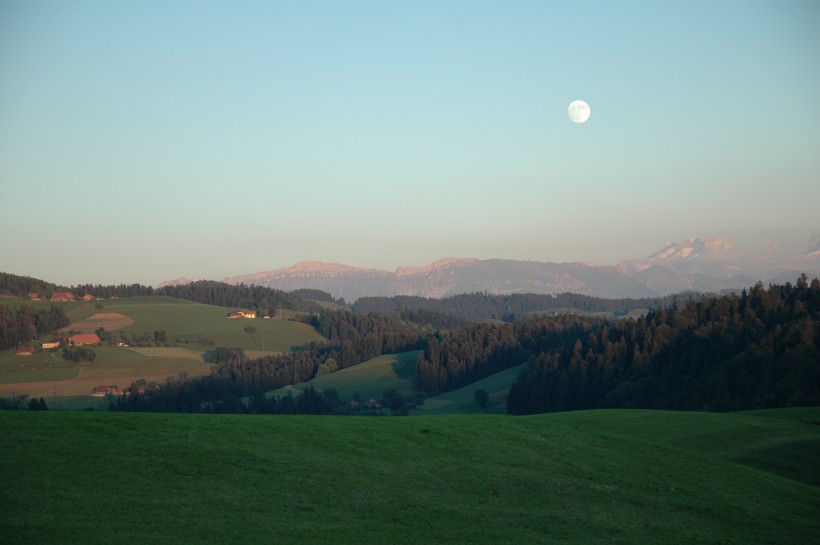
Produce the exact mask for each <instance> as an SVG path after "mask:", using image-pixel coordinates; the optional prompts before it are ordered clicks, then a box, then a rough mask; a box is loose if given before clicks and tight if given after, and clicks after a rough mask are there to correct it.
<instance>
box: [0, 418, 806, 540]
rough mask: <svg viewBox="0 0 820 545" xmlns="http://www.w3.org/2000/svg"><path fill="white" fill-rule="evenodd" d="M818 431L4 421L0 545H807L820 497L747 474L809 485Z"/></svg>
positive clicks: (568, 424)
mask: <svg viewBox="0 0 820 545" xmlns="http://www.w3.org/2000/svg"><path fill="white" fill-rule="evenodd" d="M817 421H820V410H819V409H812V410H810V411H806V412H803V413H793V414H784V415H782V416H776V415H772V414H768V415H764V414H742V413H741V414H704V413H667V412H651V411H587V412H577V413H560V414H552V415H538V416H531V417H510V416H504V415H449V416H435V417H429V416H424V417H408V418H390V417H388V418H365V417H359V418H350V417H265V416H260V417H254V416H247V415H246V416H241V415H226V416H219V415H170V414H121V413H87V412H45V413H36V412H27V411H23V412H17V413H12V412H4V413H0V429H2V431H3V438H4V440H3V441H2V442H0V459H2V460H3V463H4V467H5V469H6V470H5V471H3V472H2V473H0V502H2V505H3V506H4V507H3V509H2V510H1V511H0V535H2V536H3V542H4V543H8V544H17V543H21V544H22V543H65V544H72V543H82V544H95V543H113V542H131V541H134V542H139V543H142V542H147V543H158V542H167V541H169V540H172V541H174V542H177V543H220V544H222V543H240V542H245V543H268V542H274V543H285V544H287V543H294V544H296V543H298V544H303V543H324V544H332V543H341V544H349V543H402V544H415V543H423V544H425V545H427V544H430V543H464V544H477V543H478V544H480V543H493V544H495V543H515V544H530V543H533V544H534V543H564V544H574V543H578V544H584V545H588V544H603V543H606V544H651V545H657V544H659V543H663V544H685V545H690V544H693V543H698V544H713V543H714V544H718V543H720V544H732V543H737V544H743V545H755V544H777V545H784V544H792V543H793V544H801V545H802V544H807V543H818V542H820V518H818V517H817V513H820V488H818V487H817V486H813V485H811V484H808V483H807V482H806V481H807V480H808V479H800V480H796V479H794V478H791V477H790V476H789V475H783V474H781V473H780V472H779V471H772V470H771V469H766V468H761V467H760V464H759V463H748V462H747V461H746V459H747V458H749V457H752V458H755V457H757V458H758V462H760V459H761V458H762V459H764V460H769V461H775V460H773V459H778V460H779V459H781V458H784V457H792V456H798V455H801V456H803V458H804V460H807V461H808V463H807V464H805V465H803V470H804V471H805V472H809V473H812V474H813V475H814V476H815V477H816V475H817V473H818V455H817V453H818V451H817V449H816V448H815V449H813V450H811V451H806V449H808V448H809V446H810V445H812V444H814V445H816V442H817V441H820V427H818V426H817V425H816V424H815V423H812V422H817ZM772 445H776V446H778V449H777V450H776V451H772V450H771V447H772ZM798 457H799V456H798ZM782 461H784V462H787V461H788V460H782ZM801 464H804V462H801Z"/></svg>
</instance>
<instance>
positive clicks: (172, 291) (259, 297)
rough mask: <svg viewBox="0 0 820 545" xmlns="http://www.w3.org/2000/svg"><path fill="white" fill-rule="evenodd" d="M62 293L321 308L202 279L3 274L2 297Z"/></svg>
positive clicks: (260, 308) (261, 308)
mask: <svg viewBox="0 0 820 545" xmlns="http://www.w3.org/2000/svg"><path fill="white" fill-rule="evenodd" d="M58 291H65V292H68V293H71V294H73V295H74V296H75V297H77V298H82V297H83V296H84V295H85V294H87V293H90V294H92V295H94V296H95V297H101V298H103V299H111V298H113V297H149V296H155V295H156V296H161V295H164V296H167V297H174V298H177V299H185V300H187V301H194V302H197V303H203V304H205V305H216V306H221V307H237V308H247V309H255V310H257V312H259V314H260V315H262V314H264V313H265V312H268V313H269V314H270V315H273V312H274V310H275V309H276V308H280V307H281V308H285V309H288V310H299V311H313V310H318V309H319V307H318V305H317V304H316V303H312V302H309V301H306V300H305V299H303V298H302V297H299V296H298V295H295V294H293V293H287V292H284V291H281V290H275V289H271V288H266V287H263V286H247V285H245V284H238V285H234V284H227V283H225V282H215V281H212V280H200V281H196V282H191V283H188V284H181V285H177V286H163V287H161V288H153V287H151V286H143V285H141V284H119V285H102V284H79V285H77V286H71V287H66V286H57V285H55V284H51V283H48V282H44V281H42V280H37V279H34V278H29V277H27V276H17V275H13V274H9V273H3V272H0V294H3V295H13V296H16V297H28V295H29V294H30V293H37V294H38V295H40V297H41V298H46V299H47V298H49V297H51V295H53V294H54V293H55V292H58ZM308 293H309V294H310V295H312V296H313V297H314V298H316V299H317V300H324V299H327V298H330V300H331V301H332V297H330V295H328V294H326V293H324V292H321V291H319V290H308Z"/></svg>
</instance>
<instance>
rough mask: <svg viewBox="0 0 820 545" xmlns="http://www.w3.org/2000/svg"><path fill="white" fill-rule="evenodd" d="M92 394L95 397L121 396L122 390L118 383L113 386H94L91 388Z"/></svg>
mask: <svg viewBox="0 0 820 545" xmlns="http://www.w3.org/2000/svg"><path fill="white" fill-rule="evenodd" d="M91 395H92V396H94V397H105V396H109V395H111V396H119V395H122V390H121V389H120V387H119V386H117V385H116V384H114V385H111V386H94V388H93V389H92V390H91Z"/></svg>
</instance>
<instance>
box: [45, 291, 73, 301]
mask: <svg viewBox="0 0 820 545" xmlns="http://www.w3.org/2000/svg"><path fill="white" fill-rule="evenodd" d="M73 300H74V295H73V294H71V293H68V292H67V291H58V292H57V293H55V294H54V295H52V296H51V299H50V301H51V302H52V303H67V302H69V301H73Z"/></svg>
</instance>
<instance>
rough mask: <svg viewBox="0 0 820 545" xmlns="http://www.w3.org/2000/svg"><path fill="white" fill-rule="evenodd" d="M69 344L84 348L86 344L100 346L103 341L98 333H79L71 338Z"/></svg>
mask: <svg viewBox="0 0 820 545" xmlns="http://www.w3.org/2000/svg"><path fill="white" fill-rule="evenodd" d="M69 342H70V343H71V344H72V345H73V346H83V345H86V344H100V343H101V342H102V341H101V340H100V337H99V335H97V334H96V333H79V334H77V335H74V336H73V337H71V338H70V339H69Z"/></svg>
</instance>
